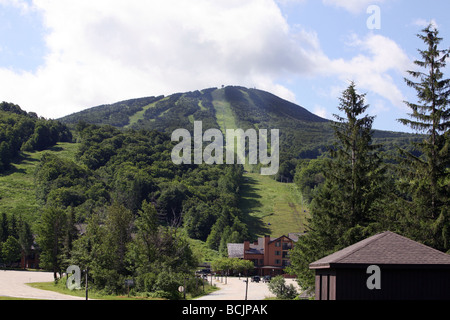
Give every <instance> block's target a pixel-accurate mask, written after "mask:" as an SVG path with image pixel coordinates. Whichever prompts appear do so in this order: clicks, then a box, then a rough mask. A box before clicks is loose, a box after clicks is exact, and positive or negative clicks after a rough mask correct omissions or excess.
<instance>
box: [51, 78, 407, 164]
mask: <svg viewBox="0 0 450 320" xmlns="http://www.w3.org/2000/svg"><path fill="white" fill-rule="evenodd" d="M59 120H60V121H61V122H63V123H66V124H76V123H78V122H79V121H84V122H87V123H93V124H99V125H102V124H106V125H111V126H115V127H119V128H129V129H135V130H140V129H146V130H157V131H160V132H164V133H167V134H171V133H172V132H173V131H174V130H176V129H179V128H183V129H187V130H189V131H191V132H192V131H193V126H194V121H202V123H203V130H207V129H210V128H217V129H221V130H222V132H223V133H225V132H226V129H238V128H240V129H244V130H247V129H251V128H253V129H256V130H258V129H267V130H270V129H279V131H280V160H281V162H282V163H283V162H285V161H289V159H292V158H295V159H300V158H309V159H311V158H316V157H318V156H319V155H320V154H322V153H323V152H325V151H327V150H328V147H330V146H331V145H332V143H333V139H334V137H333V129H332V127H331V123H332V121H330V120H327V119H323V118H321V117H319V116H317V115H315V114H313V113H311V112H309V111H308V110H307V109H305V108H303V107H301V106H299V105H297V104H294V103H292V102H289V101H287V100H284V99H282V98H280V97H278V96H276V95H273V94H271V93H269V92H266V91H262V90H258V89H249V88H244V87H240V86H227V87H223V88H208V89H203V90H197V91H192V92H185V93H175V94H172V95H169V96H153V97H145V98H139V99H132V100H126V101H121V102H117V103H114V104H110V105H101V106H97V107H93V108H89V109H86V110H84V111H81V112H78V113H74V114H72V115H68V116H66V117H64V118H61V119H59ZM411 138H413V135H410V134H406V133H395V132H388V131H378V130H374V142H377V141H380V142H383V144H384V145H386V146H387V148H388V149H391V148H394V145H399V144H400V145H407V144H409V141H410V139H411Z"/></svg>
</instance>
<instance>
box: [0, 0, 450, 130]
mask: <svg viewBox="0 0 450 320" xmlns="http://www.w3.org/2000/svg"><path fill="white" fill-rule="evenodd" d="M449 12H450V1H448V0H429V1H423V0H420V1H418V0H189V1H186V0H145V1H144V0H0V101H7V102H12V103H16V104H18V105H20V106H21V107H22V109H24V110H26V111H33V112H36V113H37V114H38V115H40V116H43V117H46V118H52V119H57V118H59V117H62V116H65V115H68V114H71V113H74V112H77V111H81V110H83V109H86V108H89V107H93V106H97V105H102V104H109V103H114V102H117V101H121V100H126V99H132V98H139V97H147V96H159V95H170V94H172V93H177V92H186V91H193V90H201V89H205V88H211V87H221V86H222V85H225V86H226V85H239V86H245V87H249V88H257V89H261V90H265V91H268V92H271V93H273V94H276V95H278V96H280V97H282V98H284V99H287V100H289V101H292V102H294V103H297V104H299V105H301V106H303V107H304V108H306V109H308V110H309V111H311V112H313V113H315V114H317V115H320V116H322V117H324V118H327V119H334V118H333V114H336V113H339V112H338V109H337V107H338V105H339V97H340V96H341V93H342V91H343V90H345V89H346V88H347V87H348V86H349V84H350V81H354V82H355V84H356V88H357V90H358V92H359V93H364V94H366V103H367V104H368V105H370V107H369V108H368V110H367V113H368V114H369V115H372V116H376V119H375V122H374V125H373V127H374V128H375V129H380V130H390V131H406V132H411V130H410V129H409V128H408V127H405V126H404V125H402V124H400V123H399V122H398V121H397V119H399V118H408V112H409V109H408V108H407V107H406V105H405V103H404V101H410V102H416V101H417V100H416V93H415V91H414V90H412V89H411V88H409V87H407V86H406V85H405V81H404V78H405V77H409V76H408V74H407V70H417V66H416V65H414V63H413V61H414V60H416V59H418V58H420V57H419V54H418V51H417V50H418V49H425V47H424V43H423V42H422V41H421V40H420V39H418V38H417V36H416V35H417V34H418V33H420V31H421V30H422V29H423V28H424V27H425V26H427V25H428V24H429V23H432V24H433V25H435V26H436V27H437V28H438V30H439V32H440V36H441V37H443V38H444V40H443V41H442V43H441V48H442V49H445V48H449V47H450V25H449V24H450V19H449V18H450V14H449ZM444 73H445V75H447V77H448V74H449V73H448V72H447V70H445V72H444Z"/></svg>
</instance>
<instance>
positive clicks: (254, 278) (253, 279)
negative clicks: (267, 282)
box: [252, 276, 261, 283]
mask: <svg viewBox="0 0 450 320" xmlns="http://www.w3.org/2000/svg"><path fill="white" fill-rule="evenodd" d="M259 281H261V278H260V277H259V276H253V277H252V282H257V283H258V282H259Z"/></svg>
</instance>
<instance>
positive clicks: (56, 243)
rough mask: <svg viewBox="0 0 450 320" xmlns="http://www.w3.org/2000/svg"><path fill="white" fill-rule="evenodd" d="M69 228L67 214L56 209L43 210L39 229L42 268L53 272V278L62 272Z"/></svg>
mask: <svg viewBox="0 0 450 320" xmlns="http://www.w3.org/2000/svg"><path fill="white" fill-rule="evenodd" d="M66 227H67V220H66V213H65V211H64V210H62V209H60V208H56V207H47V208H45V209H44V210H43V212H42V216H41V220H40V221H39V224H38V226H37V228H38V238H37V240H38V243H39V246H40V248H41V250H42V251H41V255H40V264H41V267H43V268H46V269H51V270H53V277H54V278H55V279H57V273H58V272H61V263H62V258H63V257H62V253H63V248H64V236H65V230H66Z"/></svg>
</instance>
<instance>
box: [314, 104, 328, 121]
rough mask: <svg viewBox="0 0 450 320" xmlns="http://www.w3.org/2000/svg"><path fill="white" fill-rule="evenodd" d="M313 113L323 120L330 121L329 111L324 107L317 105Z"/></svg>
mask: <svg viewBox="0 0 450 320" xmlns="http://www.w3.org/2000/svg"><path fill="white" fill-rule="evenodd" d="M313 113H314V114H315V115H317V116H319V117H321V118H324V119H329V118H330V116H329V115H328V112H327V109H326V108H325V107H322V106H321V105H318V104H316V105H315V106H314V109H313Z"/></svg>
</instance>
